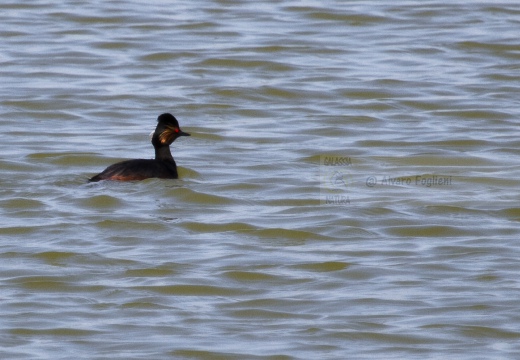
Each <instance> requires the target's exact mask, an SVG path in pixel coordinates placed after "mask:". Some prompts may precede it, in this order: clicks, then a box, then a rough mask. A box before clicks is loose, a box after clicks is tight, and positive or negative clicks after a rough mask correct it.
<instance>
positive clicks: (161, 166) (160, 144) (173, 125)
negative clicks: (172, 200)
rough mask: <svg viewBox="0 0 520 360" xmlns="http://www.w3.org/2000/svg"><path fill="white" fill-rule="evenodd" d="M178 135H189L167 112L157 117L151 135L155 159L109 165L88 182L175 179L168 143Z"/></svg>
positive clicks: (175, 172)
mask: <svg viewBox="0 0 520 360" xmlns="http://www.w3.org/2000/svg"><path fill="white" fill-rule="evenodd" d="M180 136H190V134H188V133H185V132H184V131H182V130H181V128H180V127H179V122H178V121H177V119H176V118H175V117H174V116H173V115H172V114H169V113H165V114H161V115H159V117H158V118H157V127H156V128H155V131H154V133H153V135H152V145H153V147H154V148H155V159H134V160H126V161H121V162H118V163H116V164H113V165H110V166H109V167H107V168H106V169H105V170H103V172H101V173H99V174H97V175H96V176H93V177H92V178H90V179H89V182H95V181H100V180H119V181H131V180H144V179H148V178H160V179H177V178H178V176H179V175H178V173H177V164H175V160H174V159H173V156H172V153H171V151H170V145H171V144H172V143H173V142H174V141H175V139H177V138H178V137H180Z"/></svg>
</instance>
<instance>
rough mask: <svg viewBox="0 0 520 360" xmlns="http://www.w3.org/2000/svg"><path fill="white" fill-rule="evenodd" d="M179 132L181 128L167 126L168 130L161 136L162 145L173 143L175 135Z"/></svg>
mask: <svg viewBox="0 0 520 360" xmlns="http://www.w3.org/2000/svg"><path fill="white" fill-rule="evenodd" d="M178 132H179V128H177V127H173V126H167V127H166V129H165V130H164V131H163V132H162V133H160V134H159V141H160V142H161V144H168V143H171V142H172V141H173V140H174V138H175V135H176V134H177V133H178Z"/></svg>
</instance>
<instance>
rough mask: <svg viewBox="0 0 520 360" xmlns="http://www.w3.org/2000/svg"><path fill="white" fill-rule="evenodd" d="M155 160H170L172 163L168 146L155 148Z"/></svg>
mask: <svg viewBox="0 0 520 360" xmlns="http://www.w3.org/2000/svg"><path fill="white" fill-rule="evenodd" d="M155 159H156V160H170V161H173V156H172V153H171V151H170V147H169V146H159V147H156V148H155Z"/></svg>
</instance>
